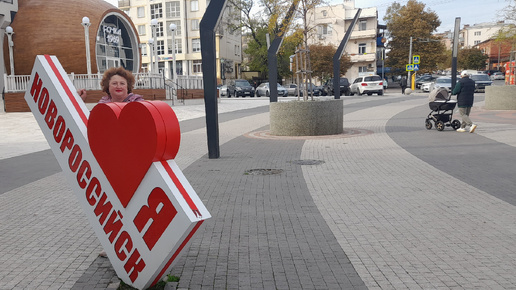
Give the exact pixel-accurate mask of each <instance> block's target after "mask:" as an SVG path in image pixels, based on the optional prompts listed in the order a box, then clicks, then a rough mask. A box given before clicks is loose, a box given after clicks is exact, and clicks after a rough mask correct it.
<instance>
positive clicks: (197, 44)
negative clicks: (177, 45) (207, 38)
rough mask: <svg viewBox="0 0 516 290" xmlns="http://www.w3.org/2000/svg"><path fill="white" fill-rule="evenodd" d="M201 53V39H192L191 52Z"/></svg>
mask: <svg viewBox="0 0 516 290" xmlns="http://www.w3.org/2000/svg"><path fill="white" fill-rule="evenodd" d="M200 51H201V39H200V38H194V39H192V52H200Z"/></svg>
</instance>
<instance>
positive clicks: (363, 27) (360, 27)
mask: <svg viewBox="0 0 516 290" xmlns="http://www.w3.org/2000/svg"><path fill="white" fill-rule="evenodd" d="M364 30H367V20H360V22H359V23H358V31H364Z"/></svg>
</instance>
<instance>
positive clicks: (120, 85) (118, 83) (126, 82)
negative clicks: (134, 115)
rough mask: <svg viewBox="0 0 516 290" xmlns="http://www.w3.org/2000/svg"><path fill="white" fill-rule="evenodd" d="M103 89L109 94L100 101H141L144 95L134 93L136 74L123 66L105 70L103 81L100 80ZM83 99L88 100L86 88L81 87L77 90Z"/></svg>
mask: <svg viewBox="0 0 516 290" xmlns="http://www.w3.org/2000/svg"><path fill="white" fill-rule="evenodd" d="M100 86H101V87H102V91H103V92H106V93H107V95H106V96H104V97H102V98H101V99H100V101H99V104H100V103H111V102H124V103H128V102H139V101H143V97H142V96H140V95H137V94H133V93H132V91H133V87H134V76H133V74H132V73H131V72H130V71H128V70H126V69H125V68H123V67H112V68H109V69H108V70H106V71H105V72H104V76H103V77H102V81H101V82H100ZM77 93H78V94H79V96H80V97H81V99H82V100H83V101H84V100H86V90H85V89H81V90H79V91H78V92H77Z"/></svg>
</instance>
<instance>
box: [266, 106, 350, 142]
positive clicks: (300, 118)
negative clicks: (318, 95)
mask: <svg viewBox="0 0 516 290" xmlns="http://www.w3.org/2000/svg"><path fill="white" fill-rule="evenodd" d="M343 113H344V111H343V102H342V100H335V99H331V100H317V101H291V102H275V103H271V105H270V123H271V134H272V135H278V136H319V135H335V134H341V133H342V132H343Z"/></svg>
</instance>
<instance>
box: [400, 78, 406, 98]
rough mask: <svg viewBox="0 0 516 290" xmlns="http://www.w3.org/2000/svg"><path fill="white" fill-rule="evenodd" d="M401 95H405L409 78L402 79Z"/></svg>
mask: <svg viewBox="0 0 516 290" xmlns="http://www.w3.org/2000/svg"><path fill="white" fill-rule="evenodd" d="M400 86H401V93H402V94H405V89H406V88H407V77H405V76H404V77H402V78H401V80H400Z"/></svg>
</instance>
